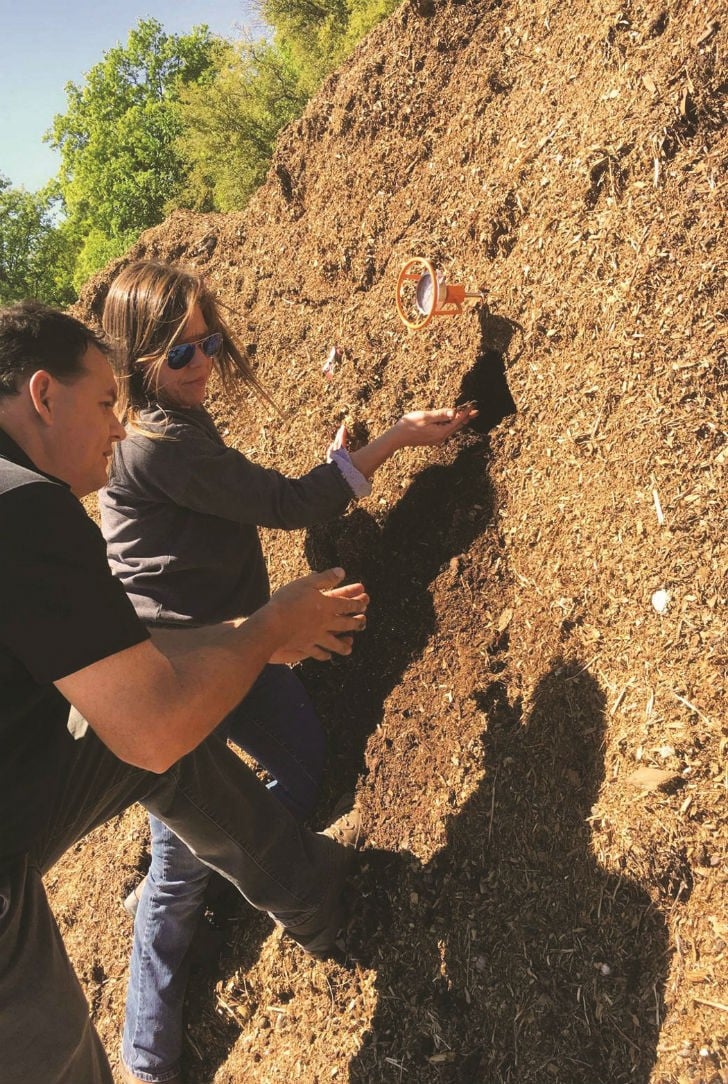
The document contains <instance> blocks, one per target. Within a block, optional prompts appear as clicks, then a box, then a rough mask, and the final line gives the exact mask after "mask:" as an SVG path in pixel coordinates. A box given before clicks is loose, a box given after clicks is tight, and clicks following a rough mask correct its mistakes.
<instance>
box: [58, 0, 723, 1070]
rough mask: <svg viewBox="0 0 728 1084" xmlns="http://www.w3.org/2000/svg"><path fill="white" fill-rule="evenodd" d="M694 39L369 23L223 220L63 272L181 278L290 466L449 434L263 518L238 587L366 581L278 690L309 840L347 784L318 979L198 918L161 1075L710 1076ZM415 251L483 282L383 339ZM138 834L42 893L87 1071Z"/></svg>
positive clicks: (125, 826)
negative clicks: (233, 359) (264, 171)
mask: <svg viewBox="0 0 728 1084" xmlns="http://www.w3.org/2000/svg"><path fill="white" fill-rule="evenodd" d="M575 7H576V10H575ZM725 24H726V11H725V8H723V9H722V11H721V5H720V4H718V3H715V4H702V3H695V2H693V0H662V2H659V3H658V2H654V3H652V2H639V0H624V2H623V3H621V4H617V3H614V2H613V0H609V2H607V0H593V2H592V3H590V4H588V5H586V4H583V5H582V4H580V5H576V6H574V5H567V4H559V3H555V2H547V0H503V2H498V0H489V2H477V0H472V2H469V3H467V4H465V3H455V2H433V0H430V2H429V3H426V2H425V0H419V3H417V2H412V3H410V2H407V3H405V4H403V5H402V7H400V8H399V9H398V10H397V11H396V12H395V13H394V15H393V16H392V17H391V18H390V19H389V20H388V21H387V22H386V23H383V24H382V25H381V26H380V27H378V28H377V29H376V30H375V31H374V32H372V34H371V35H370V36H369V37H368V38H367V39H366V40H365V41H364V42H363V43H362V44H361V45H360V47H359V48H358V49H357V51H356V52H355V53H354V54H353V56H352V57H351V58H350V60H349V61H348V62H347V63H346V64H345V66H344V67H343V68H342V69H341V70H340V71H338V72H337V73H336V74H334V75H332V76H331V77H330V78H329V79H328V81H327V82H326V83H325V85H324V86H323V87H322V89H321V91H320V93H319V94H318V95H317V97H316V98H315V99H314V100H313V101H312V102H311V103H310V105H309V107H308V108H307V110H306V112H305V115H304V116H303V118H302V119H301V120H300V121H299V122H297V123H295V124H294V125H292V126H291V127H290V128H289V129H287V130H286V131H285V132H284V133H283V135H282V137H281V139H280V142H279V145H278V148H277V152H276V155H275V160H274V162H273V165H272V168H271V170H270V174H269V177H268V179H267V182H266V183H265V185H264V186H263V188H262V189H261V190H260V191H259V192H258V194H257V195H256V197H255V198H254V199H253V201H252V203H251V204H250V205H249V207H248V208H247V210H246V211H245V212H243V213H240V214H233V215H225V216H223V215H206V216H203V215H193V214H189V213H183V212H178V213H175V214H173V215H172V216H171V218H169V219H168V220H167V221H166V222H165V223H164V224H163V225H162V226H160V227H159V228H157V229H154V230H152V231H150V232H148V233H147V234H145V235H143V237H142V238H141V240H140V241H139V242H138V244H137V245H136V246H135V247H134V249H133V250H132V251H131V252H130V253H129V254H128V257H125V259H124V260H122V261H119V262H117V263H116V264H115V265H113V266H112V267H110V268H108V269H107V270H106V271H104V272H103V273H102V274H100V275H99V276H97V277H96V279H94V280H93V281H92V282H91V283H89V284H88V286H87V287H86V289H85V290H84V292H83V295H82V298H81V302H80V305H79V307H78V311H79V312H81V313H83V314H84V315H85V316H87V317H89V318H93V316H94V314H96V315H98V313H99V311H100V308H101V306H102V304H103V299H104V296H105V292H106V289H107V288H108V283H109V281H110V280H111V278H112V277H113V275H114V274H115V273H116V271H117V270H118V269H119V267H120V266H121V265H122V264H123V263H124V262H125V260H126V259H127V258H139V257H152V256H154V257H160V258H164V259H170V260H178V261H183V262H187V263H190V264H192V265H193V266H195V267H197V268H200V269H202V270H203V271H204V273H205V275H206V276H207V278H208V280H209V282H210V283H211V284H212V286H213V287H214V289H215V290H216V291H217V292H218V294H219V296H220V298H221V299H222V300H223V302H224V303H225V305H226V306H228V310H227V311H228V313H229V318H230V320H231V323H232V325H233V327H234V328H235V331H236V333H237V335H238V336H239V338H240V340H241V342H242V343H244V344H245V345H246V346H247V347H248V351H249V355H250V357H251V358H253V360H254V362H255V365H256V368H257V373H258V375H259V376H260V378H261V380H262V381H263V382H264V384H265V386H266V387H267V388H268V389H269V391H270V392H271V393H272V394H273V395H274V396H275V398H276V400H277V401H278V403H279V404H280V405H281V407H282V408H283V409H284V412H285V417H283V418H278V417H277V416H276V415H275V414H274V412H273V411H271V410H270V409H269V408H268V407H267V406H265V405H264V404H260V403H259V402H256V401H255V400H254V399H252V398H251V397H250V396H249V395H248V394H247V393H245V392H241V391H240V390H237V391H236V390H235V389H228V390H227V391H223V390H222V389H221V388H216V389H215V390H214V392H213V395H212V397H211V404H210V405H211V409H212V411H213V413H214V415H215V417H216V419H217V421H218V423H219V424H220V426H221V428H222V430H223V431H224V433H225V435H226V439H227V440H228V442H229V443H230V444H232V445H234V446H235V447H238V448H240V449H241V450H243V451H244V452H245V453H246V454H249V455H250V456H252V457H254V458H255V459H256V460H258V461H259V462H261V463H265V464H270V465H275V466H277V467H278V468H279V469H281V470H283V471H285V472H287V473H290V474H298V473H303V472H304V471H306V470H307V469H309V468H310V467H311V466H312V465H313V464H314V463H315V462H317V461H320V460H321V458H322V457H323V455H324V451H325V448H326V446H327V444H328V442H329V441H330V439H331V437H332V436H333V433H334V431H335V430H336V428H337V426H338V424H339V422H340V421H341V420H342V419H345V420H347V422H348V424H349V427H350V429H351V430H352V431H353V433H354V435H355V438H356V439H364V438H365V437H366V435H367V434H368V435H370V436H373V435H376V434H377V433H378V432H381V431H382V430H383V429H384V428H386V427H387V426H388V425H390V424H392V423H393V422H394V421H395V420H396V419H397V418H398V417H399V416H400V415H401V414H402V412H404V411H406V410H410V409H415V408H417V407H424V406H439V405H449V404H454V403H456V402H458V401H463V400H466V399H467V400H470V399H473V400H476V401H477V403H478V405H479V407H480V411H481V415H480V419H479V421H478V423H477V424H476V425H474V426H472V427H471V429H470V431H468V432H467V433H466V434H465V435H463V436H460V437H458V438H456V439H455V440H454V441H453V442H452V443H450V444H449V445H447V446H445V447H444V448H442V449H441V450H439V451H436V452H432V451H424V450H408V451H406V452H401V453H399V454H398V455H397V456H396V457H395V458H394V459H392V460H390V461H389V462H388V463H387V464H386V465H385V466H384V467H383V468H382V469H381V470H380V471H379V472H378V474H377V476H376V479H375V486H374V492H373V494H372V496H371V497H369V498H367V499H366V500H363V501H362V502H360V503H359V504H358V505H357V506H355V507H352V509H351V510H350V511H349V512H348V514H347V515H345V516H344V517H343V518H342V519H341V520H340V521H338V522H337V523H335V524H334V525H333V526H331V525H329V526H326V527H324V528H321V529H317V530H315V531H310V532H297V533H293V534H283V533H279V532H266V533H265V545H266V552H267V554H268V557H269V562H270V568H271V573H272V578H273V580H274V582H275V583H281V582H283V581H285V580H287V579H289V578H291V577H293V576H295V575H297V574H301V573H303V572H305V571H307V569H308V568H309V567H313V568H324V567H327V566H330V565H333V564H341V565H343V567H344V568H345V569H346V571H347V574H348V576H349V577H351V578H359V577H361V578H362V579H363V580H364V581H365V582H366V584H367V586H368V588H369V590H370V593H371V595H372V605H371V610H370V619H369V627H368V630H367V631H366V633H364V634H362V635H361V636H360V638H359V639H358V642H357V646H356V651H355V654H354V655H353V656H352V657H351V658H350V659H347V660H339V661H336V662H334V663H332V664H327V665H324V664H306V665H305V666H304V667H303V668H302V669H303V677H304V680H305V681H306V683H307V685H308V687H309V689H310V690H311V692H312V695H313V696H314V699H315V701H316V703H317V706H318V708H319V711H320V713H321V716H322V718H323V720H324V722H325V725H326V727H327V730H328V733H329V743H330V764H329V770H328V775H327V782H326V793H325V794H324V795H323V796H322V802H321V809H320V817H319V819H318V822H317V824H319V825H320V824H322V823H324V821H325V819H326V815H327V812H328V811H329V810H330V809H331V807H332V806H333V804H334V801H335V798H336V796H337V794H338V793H340V792H341V791H343V790H346V789H347V788H353V787H355V788H356V791H357V794H358V796H359V799H360V802H361V805H362V807H363V811H364V817H365V824H366V833H367V841H366V847H365V850H364V852H363V855H362V867H361V869H360V871H359V872H358V873H357V875H356V877H355V878H354V880H353V882H352V889H351V923H350V929H349V941H350V946H351V947H350V957H349V961H348V965H347V966H339V965H338V964H336V963H319V962H315V961H312V960H310V959H309V958H307V957H306V956H305V955H304V954H302V953H301V951H300V950H299V949H297V948H296V946H295V945H293V944H292V943H291V942H290V941H288V940H287V939H286V938H285V937H283V936H282V935H281V934H279V933H278V932H276V931H274V930H273V929H272V926H271V923H270V921H269V920H268V919H267V918H265V917H264V916H260V915H257V914H255V913H253V912H252V911H251V910H250V909H249V908H247V905H245V904H244V903H242V902H236V901H231V899H230V898H229V897H226V898H225V899H224V901H222V902H221V903H220V904H218V906H217V908H216V909H215V910H214V911H213V912H212V913H211V915H210V923H209V924H208V925H207V926H206V928H205V930H203V931H201V939H200V944H199V945H198V951H197V964H196V966H195V970H194V973H193V977H192V980H191V983H190V990H189V999H188V1011H187V1025H186V1026H187V1044H186V1050H185V1065H184V1069H185V1074H186V1075H185V1079H186V1080H187V1081H188V1082H189V1084H203V1082H204V1084H208V1082H211V1081H214V1082H216V1084H228V1082H245V1084H247V1082H254V1084H269V1082H271V1084H272V1082H278V1081H283V1082H289V1081H302V1082H304V1084H324V1082H330V1081H334V1082H337V1084H339V1082H343V1081H349V1082H352V1084H380V1082H383V1084H384V1082H386V1084H390V1082H391V1084H400V1082H405V1081H417V1082H418V1084H455V1082H459V1084H516V1082H517V1084H546V1082H549V1084H550V1082H554V1084H627V1082H630V1084H647V1082H648V1081H649V1082H651V1084H719V1082H721V1084H725V1082H726V1081H728V1039H727V1035H728V968H727V967H726V960H727V958H728V909H727V907H726V880H727V873H726V832H725V827H726V817H725V809H726V793H727V787H728V776H727V774H726V749H727V748H728V730H727V729H726V724H725V712H724V696H725V663H726V653H725V640H724V618H723V616H722V615H723V613H724V609H723V607H724V603H725V570H726V565H727V561H726V530H725V528H726V516H725V503H724V493H725V484H724V483H723V486H721V481H722V478H723V477H724V473H725V466H726V461H727V460H728V450H727V448H728V446H727V445H726V433H725V429H726V426H725V421H726V415H725V403H726V343H725V319H726V307H727V306H726V279H725V275H726V258H725V257H726V253H725V247H724V243H725V236H726V206H725V197H726V191H727V184H726V175H725V164H726V154H727V152H728V141H727V140H726V134H725V119H726V117H725V90H726V82H725V66H724V59H725V51H726V29H725ZM417 255H419V256H424V257H427V258H428V259H431V260H432V261H434V263H435V265H436V266H437V267H439V268H441V269H442V270H443V271H444V272H445V273H446V275H447V279H448V281H449V282H453V283H463V284H464V285H465V286H466V288H468V289H481V290H483V291H484V295H485V298H484V300H483V301H477V300H467V301H466V302H465V304H464V306H463V311H462V313H461V314H460V315H459V316H455V317H450V318H446V317H440V318H435V319H433V320H432V322H431V323H430V324H429V325H428V326H427V327H426V328H425V329H424V330H422V331H420V332H415V333H410V332H408V331H407V329H406V328H405V327H404V325H403V324H402V322H401V320H400V319H399V317H398V315H397V312H396V309H395V287H396V282H397V276H398V273H399V270H400V267H401V266H402V264H403V262H404V261H405V260H406V259H407V258H408V257H410V256H417ZM332 346H339V347H340V348H341V357H340V359H339V362H338V365H337V368H336V370H335V372H334V374H333V376H332V377H331V379H328V380H327V379H326V377H325V376H324V374H323V372H322V367H323V365H324V362H325V360H326V358H327V355H328V353H329V351H330V349H331V347H332ZM721 493H723V496H721ZM660 591H662V592H665V594H664V595H662V596H661V595H656V594H655V592H660ZM147 847H148V843H147V832H146V824H145V817H144V814H143V812H142V811H141V810H140V809H139V808H136V809H133V810H131V811H129V812H128V813H126V814H125V815H124V816H122V817H121V818H119V819H117V821H115V822H114V823H112V824H110V825H108V826H106V827H105V828H102V829H100V830H97V831H96V832H95V833H94V834H93V835H92V836H91V837H90V838H89V839H87V840H86V841H84V842H83V843H81V844H80V845H79V846H77V847H76V848H75V849H74V851H73V852H72V853H70V854H68V855H67V856H66V857H65V858H64V859H63V861H61V862H60V863H59V864H58V865H57V866H56V867H55V868H54V870H53V871H52V872H51V874H50V875H49V877H48V884H49V888H50V892H51V896H52V899H53V902H54V907H55V911H56V914H57V916H58V920H59V923H60V925H61V927H62V929H63V931H64V935H65V938H66V943H67V945H68V946H69V951H70V953H71V955H72V957H73V960H74V962H75V964H76V966H77V968H78V971H79V974H80V975H81V978H82V981H83V983H84V986H85V989H86V991H87V994H88V997H89V1001H90V1003H91V1008H92V1013H93V1018H94V1021H95V1023H96V1026H97V1027H98V1029H99V1031H100V1033H101V1035H102V1037H103V1039H104V1042H105V1043H106V1046H107V1049H108V1050H109V1051H110V1054H111V1056H112V1059H115V1058H116V1051H117V1048H118V1042H119V1035H120V1029H121V1024H122V1019H123V1006H124V990H125V982H126V976H127V963H128V955H129V948H130V936H131V930H130V925H129V923H128V919H127V917H126V915H125V913H124V912H123V911H122V909H121V899H122V898H123V896H124V895H125V893H126V892H127V891H128V890H129V889H130V888H131V887H132V885H133V884H135V883H136V881H137V880H138V878H139V876H140V873H141V872H142V871H143V870H144V868H145V863H146V862H147V861H148V851H147ZM223 904H224V905H223Z"/></svg>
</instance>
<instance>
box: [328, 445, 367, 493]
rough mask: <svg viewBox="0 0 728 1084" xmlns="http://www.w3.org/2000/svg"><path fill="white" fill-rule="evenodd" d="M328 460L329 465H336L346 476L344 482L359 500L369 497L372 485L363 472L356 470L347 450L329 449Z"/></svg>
mask: <svg viewBox="0 0 728 1084" xmlns="http://www.w3.org/2000/svg"><path fill="white" fill-rule="evenodd" d="M326 460H327V462H328V463H335V464H336V466H337V467H338V468H339V470H340V471H341V473H342V474H343V476H344V481H345V482H346V483H347V485H348V486H349V487H350V489H351V490H352V491H353V493H354V496H355V497H356V498H357V500H359V498H360V497H368V496H369V494H370V493H371V491H372V483H371V482H370V481H369V479H368V478H365V477H364V475H363V474H362V473H361V471H358V470H357V469H356V467H355V466H354V464H353V463H352V461H351V456H350V455H349V453H348V452H347V450H346V448H337V449H336V451H332V450H331V449H330V448H329V451H328V453H327V455H326Z"/></svg>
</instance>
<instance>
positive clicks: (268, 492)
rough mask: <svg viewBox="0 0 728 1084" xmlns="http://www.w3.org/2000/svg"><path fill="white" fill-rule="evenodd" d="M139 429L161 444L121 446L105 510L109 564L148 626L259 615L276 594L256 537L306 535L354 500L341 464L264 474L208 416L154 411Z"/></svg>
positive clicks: (132, 437) (140, 436)
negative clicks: (272, 530) (294, 473)
mask: <svg viewBox="0 0 728 1084" xmlns="http://www.w3.org/2000/svg"><path fill="white" fill-rule="evenodd" d="M138 425H139V427H140V428H141V429H142V430H146V431H148V432H152V433H154V436H148V435H146V434H145V432H139V431H138V430H137V429H134V430H132V431H131V432H130V433H129V435H128V436H127V439H126V440H125V441H122V442H121V443H120V444H118V445H117V446H116V449H115V453H114V464H113V468H112V472H111V478H110V481H109V485H108V487H107V488H106V489H104V490H102V491H101V493H100V494H99V501H100V505H101V528H102V531H103V533H104V537H105V538H106V542H107V552H108V559H109V564H110V565H111V569H112V571H113V572H114V574H115V575H116V576H118V578H119V579H120V580H121V581H122V583H123V584H124V587H125V589H126V591H127V593H128V594H129V596H130V598H131V601H132V603H133V604H134V608H135V609H136V611H137V614H138V615H139V616H140V617H141V618H142V620H144V621H145V622H147V623H148V624H167V625H178V624H195V625H206V624H214V623H216V622H218V621H225V620H228V619H230V618H232V617H237V616H241V615H243V616H244V615H247V614H250V613H252V612H253V610H256V609H258V607H259V606H262V605H263V604H264V603H265V602H266V601H267V600H268V597H269V594H270V588H269V584H268V574H267V571H266V567H265V561H264V559H263V551H262V548H261V544H260V539H259V537H258V531H257V529H256V527H257V526H258V525H259V526H263V527H281V528H283V529H284V530H293V529H295V528H301V527H308V526H311V525H313V524H315V523H320V522H322V521H324V520H326V519H331V518H333V517H335V516H337V515H340V514H341V513H342V512H343V511H344V509H345V508H346V506H347V504H348V503H349V501H350V500H351V499H352V497H353V496H354V492H353V490H352V488H351V486H350V485H349V484H348V482H347V481H346V480H345V478H344V475H343V473H342V469H340V467H339V466H338V465H337V463H336V461H334V462H331V463H325V464H322V465H321V466H318V467H314V469H313V470H311V471H309V473H308V474H305V475H304V476H303V477H302V478H286V477H285V476H284V475H282V474H280V473H279V472H278V471H275V470H268V469H266V468H264V467H259V466H256V465H255V464H254V463H251V462H250V461H249V460H248V459H246V458H245V456H244V455H242V453H240V452H238V451H235V450H234V449H233V448H228V447H226V445H225V443H224V442H223V440H222V437H221V436H220V434H219V433H218V431H217V429H216V428H215V424H214V422H213V420H212V418H211V417H210V415H209V414H208V413H207V411H205V410H204V409H203V408H202V407H198V408H194V409H189V410H183V409H178V410H166V411H165V410H162V409H161V408H160V407H158V406H150V408H149V409H147V410H145V411H143V412H142V413H141V415H140V418H139V422H138ZM157 434H158V435H157ZM349 467H350V468H351V469H352V470H353V467H352V465H351V464H350V463H349ZM354 473H355V474H357V475H358V472H356V471H354ZM358 477H359V478H360V479H362V481H364V484H365V485H366V481H365V480H364V479H363V478H362V476H361V475H358Z"/></svg>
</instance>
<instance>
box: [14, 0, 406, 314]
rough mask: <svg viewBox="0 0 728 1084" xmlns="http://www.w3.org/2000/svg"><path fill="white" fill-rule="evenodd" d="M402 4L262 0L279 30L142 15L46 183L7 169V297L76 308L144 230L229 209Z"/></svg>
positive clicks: (59, 134) (93, 87)
mask: <svg viewBox="0 0 728 1084" xmlns="http://www.w3.org/2000/svg"><path fill="white" fill-rule="evenodd" d="M397 3H398V0H259V2H258V7H259V9H260V12H261V14H262V15H263V17H264V18H265V19H266V21H267V22H268V23H269V25H270V27H271V30H272V37H271V38H270V39H264V40H260V41H257V42H238V43H236V44H233V43H231V42H226V41H223V40H222V39H219V38H214V37H212V35H211V34H210V32H209V30H208V28H207V27H206V26H199V27H195V28H194V29H193V30H192V31H191V33H190V34H187V35H183V36H179V35H170V34H167V33H165V32H164V30H163V28H162V26H161V24H160V23H158V22H157V21H156V20H154V19H146V20H140V22H139V23H138V24H137V26H136V27H135V28H134V29H133V30H132V31H131V32H130V34H129V37H128V40H127V42H126V45H123V46H122V45H118V46H116V47H115V48H113V49H110V50H109V51H108V52H106V53H105V54H104V57H103V59H102V60H101V61H100V63H98V64H96V65H95V66H94V67H93V68H92V69H91V71H90V72H89V73H88V75H87V76H86V79H85V82H84V83H83V84H82V85H76V84H75V83H69V84H68V85H67V87H66V95H67V106H68V107H67V110H66V112H65V113H63V114H60V115H58V116H56V117H55V119H54V121H53V126H52V128H51V130H50V132H48V133H47V135H46V139H47V141H48V142H50V143H51V145H52V146H54V147H55V148H56V149H58V150H59V151H60V153H61V168H60V171H59V175H58V177H57V178H56V179H55V181H54V182H52V183H51V185H49V186H48V187H47V189H46V190H45V191H43V192H39V193H36V194H32V193H29V192H26V191H25V190H24V189H17V188H12V187H11V185H10V182H9V181H7V180H6V179H5V178H3V177H2V176H0V301H9V300H12V299H14V298H19V297H24V296H30V295H33V296H36V297H39V298H41V299H43V300H45V301H48V302H50V303H55V304H60V305H62V304H67V303H69V302H70V301H72V300H73V298H74V296H75V291H76V290H77V289H78V288H80V287H81V285H82V284H83V283H84V282H85V281H86V279H87V278H88V277H89V276H90V275H92V274H93V273H94V272H95V271H97V270H98V269H99V268H101V267H103V266H104V265H105V264H106V263H108V262H109V261H110V260H111V259H113V258H115V257H116V256H119V255H121V254H122V253H123V252H124V251H126V250H127V249H128V247H129V246H130V245H131V244H132V243H133V242H134V240H135V239H136V237H137V236H138V235H139V233H141V231H142V230H144V229H147V228H148V227H150V226H153V225H156V224H157V223H158V222H161V221H162V219H163V218H164V216H165V214H167V213H168V212H169V211H170V209H172V208H174V207H179V206H187V207H194V208H197V209H199V210H205V211H207V210H222V211H230V210H235V209H239V208H241V207H243V206H244V205H245V203H246V202H247V200H248V198H249V197H250V195H251V193H252V192H253V191H254V190H255V188H256V187H257V186H258V185H259V184H260V183H261V182H262V180H263V179H264V177H265V175H266V172H267V170H268V166H269V163H270V159H271V155H272V153H273V148H274V146H275V141H276V138H277V136H278V133H279V131H280V130H281V128H282V127H284V126H285V125H286V124H288V123H289V122H290V121H291V120H293V119H294V118H295V117H296V116H298V115H300V113H301V112H302V110H303V107H304V105H305V103H306V101H307V99H308V97H309V96H310V95H311V94H312V93H313V92H314V91H315V90H316V88H317V87H318V85H319V84H320V82H321V81H322V79H323V78H324V77H325V76H326V75H327V74H328V72H330V71H331V70H332V69H333V68H335V67H336V66H337V65H338V64H340V63H341V61H342V60H343V59H344V58H345V57H346V55H347V54H348V53H349V52H350V51H351V50H352V49H353V47H354V46H355V45H356V43H357V42H358V41H359V39H360V38H361V37H362V36H363V35H364V34H365V33H367V32H368V31H369V30H370V29H371V27H372V26H374V24H375V23H377V22H378V21H379V20H380V19H382V18H384V17H385V16H386V15H388V14H389V13H390V12H391V11H392V10H393V9H394V8H395V7H396V5H397Z"/></svg>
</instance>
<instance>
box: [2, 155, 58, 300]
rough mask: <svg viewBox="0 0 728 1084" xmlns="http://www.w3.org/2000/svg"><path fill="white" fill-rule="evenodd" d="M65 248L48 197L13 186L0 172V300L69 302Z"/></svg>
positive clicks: (51, 203) (51, 202)
mask: <svg viewBox="0 0 728 1084" xmlns="http://www.w3.org/2000/svg"><path fill="white" fill-rule="evenodd" d="M71 247H72V241H71V238H70V236H69V235H68V233H67V232H65V231H64V230H63V228H62V227H61V226H59V225H58V223H57V222H56V218H55V213H54V207H53V199H52V196H51V195H50V194H49V193H43V192H39V193H34V192H27V191H26V190H25V189H24V188H13V187H12V186H11V184H10V181H9V180H8V179H7V177H3V176H2V175H0V304H3V305H5V304H8V303H9V302H12V301H20V300H22V299H23V298H26V297H35V298H38V299H39V300H41V301H45V302H47V303H48V304H52V305H64V304H67V303H68V302H70V301H72V300H73V290H72V288H71V285H70V281H69V277H68V276H67V275H64V273H63V269H64V266H67V265H68V262H69V261H68V256H69V254H70V252H71Z"/></svg>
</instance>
